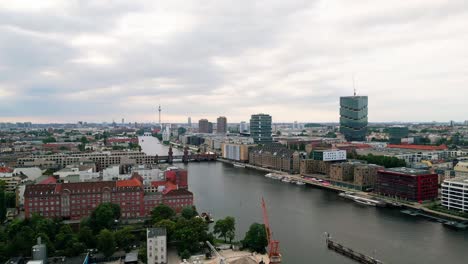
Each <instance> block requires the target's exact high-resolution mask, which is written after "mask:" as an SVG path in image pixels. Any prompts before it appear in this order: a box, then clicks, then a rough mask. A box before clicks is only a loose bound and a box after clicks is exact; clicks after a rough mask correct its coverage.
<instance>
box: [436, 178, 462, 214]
mask: <svg viewBox="0 0 468 264" xmlns="http://www.w3.org/2000/svg"><path fill="white" fill-rule="evenodd" d="M442 206H444V207H447V209H451V210H457V211H464V212H468V177H458V178H453V179H450V180H445V181H444V182H443V183H442Z"/></svg>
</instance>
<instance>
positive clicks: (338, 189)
mask: <svg viewBox="0 0 468 264" xmlns="http://www.w3.org/2000/svg"><path fill="white" fill-rule="evenodd" d="M217 160H218V161H221V162H224V163H229V164H235V163H238V162H233V161H230V160H226V159H222V158H218V159H217ZM242 165H245V167H246V168H250V169H255V170H260V171H265V172H271V173H277V174H281V175H284V176H285V177H288V178H290V179H292V180H295V181H301V182H304V183H306V184H309V185H312V186H315V187H318V188H324V189H328V190H332V191H335V192H348V191H351V192H354V193H356V194H358V195H360V196H365V197H369V198H377V199H380V200H383V201H385V202H387V203H388V204H392V203H395V202H396V203H398V204H400V205H401V206H402V207H406V208H410V209H415V210H421V211H423V212H425V213H428V214H432V215H435V216H438V217H443V218H448V219H451V220H456V221H468V218H464V217H461V216H456V215H451V214H447V213H443V212H439V211H435V210H431V209H429V208H427V207H424V205H423V204H420V203H417V202H410V201H400V200H395V199H393V198H391V197H386V196H380V195H377V194H374V193H369V192H362V191H356V190H354V189H347V188H344V187H340V186H335V185H331V184H326V183H325V184H324V183H323V182H318V181H314V180H311V179H307V178H302V177H301V176H300V175H297V174H289V173H287V172H284V171H278V170H272V169H269V168H263V167H258V166H254V165H250V164H242ZM307 177H308V178H311V177H313V178H317V179H321V180H323V181H327V178H326V177H324V175H321V174H311V175H307Z"/></svg>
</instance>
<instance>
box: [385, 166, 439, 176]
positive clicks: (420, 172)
mask: <svg viewBox="0 0 468 264" xmlns="http://www.w3.org/2000/svg"><path fill="white" fill-rule="evenodd" d="M383 171H387V172H394V173H400V174H406V175H412V176H416V175H426V174H431V173H430V172H429V171H428V170H422V169H413V168H406V167H399V168H389V169H384V170H383Z"/></svg>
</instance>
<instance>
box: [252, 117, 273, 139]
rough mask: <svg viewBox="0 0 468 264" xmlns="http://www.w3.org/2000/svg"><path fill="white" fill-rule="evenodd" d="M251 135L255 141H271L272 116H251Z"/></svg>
mask: <svg viewBox="0 0 468 264" xmlns="http://www.w3.org/2000/svg"><path fill="white" fill-rule="evenodd" d="M250 136H251V137H252V138H253V140H254V142H255V143H260V144H263V143H271V142H272V141H273V139H272V137H271V116H270V115H267V114H256V115H252V116H251V118H250Z"/></svg>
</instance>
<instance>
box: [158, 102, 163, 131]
mask: <svg viewBox="0 0 468 264" xmlns="http://www.w3.org/2000/svg"><path fill="white" fill-rule="evenodd" d="M158 111H159V128H160V129H161V130H162V125H161V105H159V107H158Z"/></svg>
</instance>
